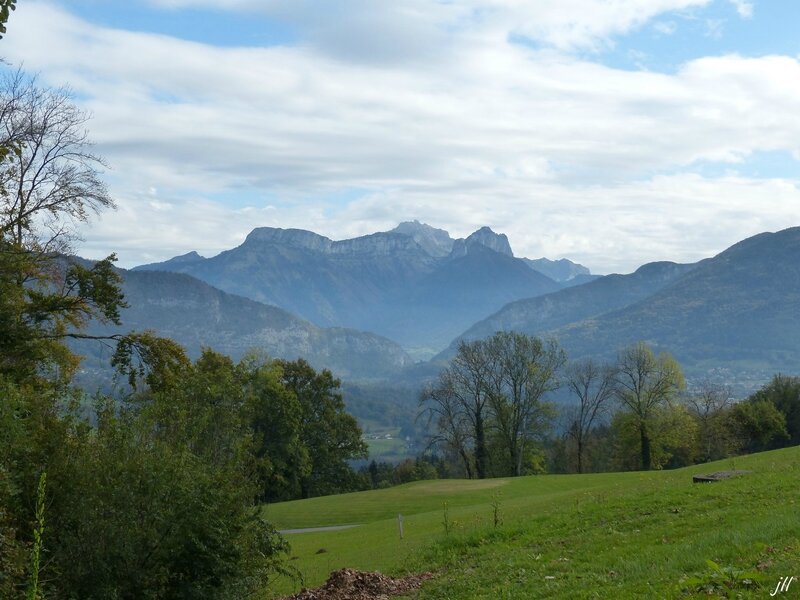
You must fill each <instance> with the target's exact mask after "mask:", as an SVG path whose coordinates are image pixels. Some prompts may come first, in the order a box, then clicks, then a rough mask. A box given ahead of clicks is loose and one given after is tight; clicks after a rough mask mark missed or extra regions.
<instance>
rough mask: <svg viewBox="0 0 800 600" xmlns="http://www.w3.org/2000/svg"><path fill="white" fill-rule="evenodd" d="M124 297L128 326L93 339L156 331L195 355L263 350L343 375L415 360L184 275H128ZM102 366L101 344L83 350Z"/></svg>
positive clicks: (379, 372) (94, 328)
mask: <svg viewBox="0 0 800 600" xmlns="http://www.w3.org/2000/svg"><path fill="white" fill-rule="evenodd" d="M122 275H123V280H124V282H123V286H122V288H123V291H124V293H125V298H126V301H127V302H128V304H129V305H130V308H127V309H125V310H123V311H122V321H123V326H122V327H121V328H116V327H108V326H104V325H101V324H99V323H92V324H91V325H90V328H89V330H90V332H92V333H110V332H115V331H118V330H121V331H128V330H131V329H136V330H144V329H152V330H154V331H156V332H157V333H158V334H159V335H162V336H165V337H169V338H171V339H174V340H175V341H177V342H179V343H180V344H182V345H183V346H185V347H186V349H187V350H188V351H189V353H190V354H191V355H192V356H197V355H198V354H199V353H200V350H201V349H202V348H203V347H206V346H207V347H211V348H213V349H214V350H217V351H219V352H222V353H224V354H228V355H230V356H232V357H233V358H235V359H238V358H240V357H241V356H242V355H243V354H244V353H245V352H246V351H248V350H250V349H253V348H257V349H259V350H262V351H264V352H266V353H267V354H268V355H269V356H272V357H281V358H289V359H295V358H298V357H303V358H305V359H307V360H308V361H309V362H310V363H311V364H312V365H314V366H315V367H317V368H323V367H325V368H329V369H331V370H332V371H334V373H336V374H337V375H339V376H343V377H357V378H374V377H381V376H387V375H390V374H392V373H394V372H396V371H397V370H398V369H400V368H401V367H403V366H405V365H407V364H408V363H409V362H410V359H409V358H408V356H407V355H406V354H405V352H404V351H403V350H402V349H401V348H400V347H399V346H398V345H397V344H395V343H394V342H392V341H390V340H387V339H385V338H382V337H380V336H377V335H374V334H371V333H364V332H360V331H354V330H349V329H341V328H334V329H324V328H320V327H317V326H314V325H312V324H311V323H308V322H307V321H304V320H302V319H299V318H297V317H295V316H294V315H291V314H289V313H288V312H286V311H284V310H282V309H280V308H276V307H274V306H267V305H265V304H261V303H258V302H255V301H253V300H249V299H247V298H243V297H240V296H236V295H233V294H228V293H226V292H223V291H220V290H218V289H216V288H214V287H212V286H210V285H208V284H206V283H204V282H202V281H199V280H198V279H195V278H193V277H190V276H188V275H184V274H177V273H167V272H148V271H141V272H136V271H122ZM79 350H80V351H81V352H86V353H88V354H89V355H90V357H92V358H93V359H94V360H93V361H90V362H89V363H88V364H89V367H90V368H92V367H93V368H97V367H99V366H101V363H100V362H99V359H100V358H107V357H101V356H100V355H101V354H102V351H101V350H100V348H99V347H98V346H97V344H86V343H84V344H82V345H81V346H80V347H79Z"/></svg>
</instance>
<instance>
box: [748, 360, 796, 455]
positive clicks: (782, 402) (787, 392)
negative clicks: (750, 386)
mask: <svg viewBox="0 0 800 600" xmlns="http://www.w3.org/2000/svg"><path fill="white" fill-rule="evenodd" d="M750 400H751V401H753V402H758V401H761V400H766V401H768V402H771V403H772V404H773V405H774V406H775V408H777V409H778V410H779V411H780V412H781V413H782V414H783V416H784V418H785V419H786V431H787V433H788V434H789V438H788V440H787V443H788V444H789V445H791V446H796V445H798V444H800V377H789V376H787V375H781V374H777V375H775V376H774V377H773V378H772V380H771V381H770V382H769V383H768V384H767V385H765V386H764V387H762V388H761V389H760V390H758V391H757V392H756V393H755V394H753V395H752V396H751V397H750Z"/></svg>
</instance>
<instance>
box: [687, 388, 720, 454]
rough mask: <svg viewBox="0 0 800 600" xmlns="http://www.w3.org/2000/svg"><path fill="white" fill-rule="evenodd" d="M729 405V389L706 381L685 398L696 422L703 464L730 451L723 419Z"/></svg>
mask: <svg viewBox="0 0 800 600" xmlns="http://www.w3.org/2000/svg"><path fill="white" fill-rule="evenodd" d="M730 404H731V390H730V388H729V387H728V386H725V385H719V384H713V383H711V382H710V381H708V380H705V381H703V382H701V383H700V386H699V387H698V389H697V390H696V391H695V392H694V393H693V394H690V395H689V396H688V397H687V398H686V406H687V407H688V409H689V412H690V414H691V415H692V416H693V417H694V418H695V420H696V421H697V425H698V435H699V443H700V449H701V453H702V454H701V456H700V458H701V459H702V460H703V461H704V462H706V461H710V460H715V459H718V458H723V457H724V456H726V455H727V454H728V452H729V450H730V439H729V438H730V436H729V435H728V433H729V432H728V428H727V427H725V423H724V418H723V416H724V414H725V411H726V409H727V408H728V407H729V406H730Z"/></svg>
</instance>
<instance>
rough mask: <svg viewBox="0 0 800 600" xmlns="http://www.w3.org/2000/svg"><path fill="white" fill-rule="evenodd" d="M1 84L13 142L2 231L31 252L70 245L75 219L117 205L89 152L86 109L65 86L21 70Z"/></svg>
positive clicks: (3, 122) (6, 131) (2, 179)
mask: <svg viewBox="0 0 800 600" xmlns="http://www.w3.org/2000/svg"><path fill="white" fill-rule="evenodd" d="M3 83H4V85H3V89H2V92H0V99H2V100H0V106H2V107H3V110H2V119H0V128H2V129H0V132H2V133H0V135H1V136H2V138H3V139H4V140H6V141H7V142H6V143H7V144H10V145H12V146H13V148H14V150H13V151H12V152H10V153H9V154H8V156H7V157H6V164H5V165H4V167H5V168H4V169H3V170H2V172H0V186H2V189H3V190H4V194H3V195H2V201H1V202H0V234H1V235H2V238H3V240H4V241H5V242H7V243H9V244H11V245H12V247H15V248H17V249H25V250H26V251H28V252H34V251H35V252H39V253H43V254H48V253H50V254H52V253H54V252H62V253H63V252H65V251H67V250H68V249H69V247H70V243H71V241H72V240H74V239H75V236H76V233H75V229H74V227H75V225H76V224H77V223H83V222H86V221H87V220H88V218H89V216H90V214H92V213H96V212H98V211H100V210H102V209H104V208H109V207H113V206H114V202H113V200H112V199H111V197H110V196H109V194H108V190H107V188H106V186H105V184H104V183H103V182H102V181H101V179H100V173H99V168H102V167H103V166H105V164H104V161H103V159H102V158H101V157H99V156H97V155H95V154H93V153H92V152H91V143H90V142H89V139H88V133H87V131H86V123H87V121H88V120H89V115H88V114H87V113H85V112H83V111H81V110H80V109H78V108H77V107H76V106H75V105H74V104H73V103H72V100H71V97H70V93H69V91H68V90H67V89H65V88H57V89H51V88H41V87H39V86H38V85H37V84H36V81H35V79H30V78H27V77H25V76H24V75H23V74H22V73H21V72H19V71H18V72H17V73H15V74H13V75H11V76H9V77H7V78H6V79H5V81H4V82H3Z"/></svg>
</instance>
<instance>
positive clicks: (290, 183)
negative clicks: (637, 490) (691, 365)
mask: <svg viewBox="0 0 800 600" xmlns="http://www.w3.org/2000/svg"><path fill="white" fill-rule="evenodd" d="M487 1H488V0H487ZM273 4H274V5H275V6H278V4H279V3H277V2H275V3H273ZM460 4H461V6H463V5H464V4H463V3H460ZM534 4H536V5H537V7H534V8H531V6H532V5H534ZM590 4H592V3H589V4H587V3H586V2H582V3H581V2H577V0H575V1H570V2H564V3H563V7H565V8H563V10H564V11H569V10H571V11H573V13H574V14H576V15H577V14H578V12H579V9H580V8H583V9H587V7H589V6H590ZM601 4H602V5H603V6H612V5H613V6H614V7H616V10H617V11H618V13H616V14H617V17H619V15H620V14H622V15H623V17H624V18H621V20H617V21H615V20H614V19H612V17H611V16H609V15H610V14H611V13H610V12H609V13H608V14H606V13H603V11H602V9H598V10H600V14H598V15H597V16H596V17H597V22H596V23H594V24H588V23H585V24H582V25H577V24H573V25H570V24H569V23H570V22H569V20H568V19H566V17H565V16H564V15H566V14H573V13H569V12H565V13H558V14H557V13H556V11H555V9H552V8H551V9H549V10H550V11H551V12H549V13H548V12H547V11H548V9H546V8H541V7H542V6H546V5H548V6H549V5H552V6H555V3H549V4H548V3H527V2H525V3H523V2H512V1H511V0H506V1H504V2H500V1H499V0H498V1H495V2H492V3H491V5H492V7H493V8H491V10H488V12H485V13H484V14H483V16H482V17H481V19H480V20H479V21H480V22H479V23H478V22H472V21H471V22H470V24H469V26H468V27H467V26H465V27H463V28H455V29H453V30H452V31H448V32H446V33H447V35H446V41H445V42H441V41H435V42H431V43H432V44H433V46H432V47H435V48H439V47H440V46H439V44H440V43H441V44H443V45H442V46H441V48H443V50H442V51H441V52H439V53H437V55H436V56H435V59H432V60H430V61H424V60H423V59H422V57H421V56H419V55H416V54H414V51H411V50H409V51H406V50H404V49H403V48H402V47H399V48H397V49H396V51H395V52H394V54H393V56H389V55H388V54H387V55H385V56H384V57H383V58H381V60H380V61H379V63H380V64H375V63H373V62H371V61H369V60H354V59H347V58H346V54H347V53H346V52H345V50H344V45H346V44H345V42H344V41H341V40H340V41H339V42H335V43H334V42H331V45H334V46H335V45H337V44H338V45H339V46H340V47H339V48H338V49H337V51H335V52H334V51H330V50H329V49H324V48H322V46H319V45H308V44H301V45H298V46H295V47H271V48H215V47H212V46H209V45H204V44H199V43H190V42H186V41H181V40H177V39H174V38H169V37H165V36H157V35H149V34H144V33H131V32H123V31H117V30H110V29H105V28H101V27H97V26H94V25H91V24H88V23H86V22H84V21H81V20H79V19H76V18H74V17H72V16H70V15H69V14H68V13H66V12H64V11H62V10H59V9H57V8H55V7H54V6H53V5H50V4H43V3H39V2H33V1H30V2H26V3H23V4H21V5H20V8H19V9H18V11H17V14H15V21H14V27H13V28H11V29H10V31H9V35H8V37H7V38H6V39H4V42H3V43H4V52H5V54H6V57H7V58H8V59H9V60H12V61H18V60H23V59H24V60H25V63H26V66H27V67H28V68H30V69H34V70H39V71H41V72H42V77H43V78H45V80H47V81H49V82H52V83H55V84H60V83H63V82H65V81H66V82H70V83H71V84H72V86H73V87H74V88H75V90H76V92H77V93H78V94H79V97H80V98H81V102H82V103H83V104H84V105H85V106H86V107H87V108H90V109H91V110H92V112H93V113H94V115H95V119H94V120H93V121H92V123H91V124H90V128H91V132H92V137H93V138H94V139H95V140H96V141H97V142H98V151H99V152H100V153H101V154H104V155H105V156H106V157H107V159H108V160H109V162H110V163H111V164H112V165H113V172H111V173H110V175H109V177H110V179H109V182H110V185H111V189H112V192H113V193H114V194H115V195H116V196H117V198H118V201H119V204H120V210H119V212H117V213H116V214H109V215H106V216H104V217H103V219H102V220H101V221H100V222H99V223H97V224H96V225H95V226H94V227H93V228H92V229H91V230H89V231H88V232H87V234H86V238H87V240H89V241H88V242H87V245H86V246H85V248H86V251H87V253H88V252H91V253H93V254H94V255H97V254H99V253H104V252H107V251H111V250H114V249H117V250H119V251H120V256H121V257H122V260H123V262H125V264H135V263H138V262H144V261H150V260H156V259H163V258H167V257H169V256H170V255H172V254H177V253H182V252H185V251H188V250H190V249H197V250H199V251H201V252H202V253H214V252H217V251H219V250H222V249H224V248H227V247H230V246H232V245H234V244H236V243H238V242H239V241H241V240H242V239H243V237H244V235H245V234H246V233H247V231H249V230H250V229H252V228H253V227H255V226H259V225H273V226H284V227H290V226H291V227H304V228H309V229H315V230H317V231H319V232H320V233H323V234H326V235H329V236H331V237H334V238H342V237H347V236H350V235H357V234H364V233H369V232H371V231H375V230H377V229H383V228H388V227H391V226H393V225H394V224H395V223H396V222H397V221H400V220H404V219H409V218H419V219H421V220H426V221H429V222H431V224H433V225H437V226H441V227H445V228H448V229H449V230H451V232H453V233H454V234H456V235H466V234H468V233H470V232H471V231H472V230H473V229H475V228H477V227H478V226H480V225H484V224H488V225H491V226H492V227H494V228H495V229H496V230H498V231H504V232H506V233H508V234H509V236H510V237H511V241H512V243H513V244H514V246H515V249H516V250H517V252H518V253H519V254H521V255H528V256H537V255H541V254H545V255H548V256H550V257H553V258H555V257H558V256H561V255H566V256H568V257H570V258H572V259H575V260H580V261H582V262H585V263H586V264H587V265H589V266H591V267H593V268H594V269H596V270H599V271H610V270H630V269H632V268H635V267H636V266H637V265H638V264H639V263H640V262H642V261H644V260H654V259H668V258H671V259H676V260H696V259H697V258H700V257H702V256H705V255H707V254H710V253H713V252H715V251H718V250H721V249H722V248H724V247H725V246H726V245H728V244H730V243H733V242H735V241H736V240H737V239H739V238H740V237H744V236H745V235H749V234H751V233H756V232H758V231H760V230H763V229H768V228H769V229H778V228H781V227H783V226H788V225H791V224H797V223H798V222H800V212H798V207H799V206H800V196H798V193H797V188H796V186H795V183H794V182H792V181H788V180H770V181H751V180H749V179H747V178H746V177H744V176H736V175H735V174H734V175H730V176H726V177H722V178H719V177H717V178H711V177H706V178H703V177H700V176H698V175H693V174H692V171H694V170H696V169H695V167H694V166H693V165H694V164H695V163H698V161H702V162H704V163H709V162H710V163H715V162H723V163H729V164H730V166H731V168H732V169H737V168H740V166H741V163H742V161H743V160H745V159H746V157H747V156H749V155H750V154H751V153H753V152H757V151H770V150H783V151H786V152H789V153H792V152H794V153H797V152H799V151H800V142H798V140H800V122H798V120H797V118H796V115H797V114H799V113H800V62H798V60H797V59H795V58H790V57H781V56H766V57H761V58H756V59H752V58H743V57H740V56H736V55H730V56H720V57H712V58H703V59H697V60H694V61H691V62H688V63H687V64H685V65H684V66H683V67H682V68H681V69H680V70H679V71H678V72H677V73H674V74H659V73H649V72H641V71H640V72H630V71H622V70H617V69H613V68H610V67H606V66H603V65H600V64H596V63H592V62H587V61H586V60H582V59H580V58H577V57H575V56H571V55H569V54H563V53H554V52H553V51H552V50H539V51H535V50H533V49H531V48H529V47H526V46H524V45H521V44H515V43H509V42H508V37H509V34H510V33H511V32H514V31H516V32H517V33H519V32H524V31H527V34H529V35H531V36H534V35H542V36H545V34H544V33H541V34H540V33H537V31H534V30H533V29H536V27H538V25H537V26H535V25H531V23H534V20H533V17H534V16H536V15H538V16H540V17H542V19H543V21H542V22H544V23H547V22H548V19H550V22H551V23H553V24H554V25H553V26H552V27H549V28H548V27H545V28H544V29H541V31H542V32H544V31H545V30H546V31H548V32H549V33H547V34H546V36H549V37H546V36H545V37H543V38H542V39H549V40H550V41H549V43H551V44H552V45H554V46H563V47H575V45H583V46H585V47H591V46H592V45H595V44H597V43H602V42H601V41H599V40H605V39H607V36H609V35H613V34H614V33H615V32H619V31H622V30H625V29H626V28H631V27H635V26H638V25H639V24H641V23H643V22H645V21H646V20H647V19H648V18H651V17H652V16H653V15H657V14H662V13H663V11H666V10H676V9H680V8H685V7H689V6H690V5H697V4H703V3H702V2H689V1H684V2H678V1H677V0H676V1H672V2H667V1H666V0H665V1H658V2H656V1H648V2H633V1H630V2H615V3H607V2H603V3H597V6H598V7H599V6H600V5H601ZM421 5H422V4H421V0H413V1H411V2H409V3H402V4H400V3H397V4H394V3H393V4H392V5H391V6H392V7H393V8H391V9H386V10H387V11H389V12H387V13H385V14H390V12H391V10H399V9H400V8H404V9H408V10H409V11H410V12H409V14H410V15H411V16H409V17H408V18H409V19H411V20H412V21H413V19H415V18H417V17H416V16H415V13H414V10H412V9H415V7H416V8H418V7H419V6H421ZM558 5H559V6H562V3H559V4H558ZM470 6H477V2H475V3H472V4H470ZM398 7H400V8H398ZM437 10H439V11H440V13H437V14H439V17H440V18H441V19H442V20H447V19H450V18H451V17H452V15H450V13H448V12H447V11H449V10H451V6H450V5H448V4H440V5H438V9H437ZM607 10H608V11H610V10H611V8H608V9H607ZM537 11H538V12H537ZM512 14H513V15H520V16H525V15H527V16H528V17H530V18H531V21H530V22H528V21H526V20H525V19H523V18H520V19H519V20H514V19H510V18H509V15H512ZM604 15H605V16H604ZM419 18H422V17H419ZM512 21H513V23H512ZM409 22H411V21H409ZM559 23H561V24H562V25H563V26H561V25H559ZM576 23H578V21H576ZM542 27H544V26H542ZM531 28H533V29H531ZM503 32H504V33H503ZM428 34H430V36H433V37H434V38H435V36H437V35H444V33H442V31H438V32H433V33H431V32H430V30H429V31H428V33H426V34H425V35H424V36H423V37H425V39H433V38H428V37H426V36H428ZM400 38H402V36H400ZM42 39H46V40H48V43H47V44H42V43H41V40H42ZM398 45H399V46H402V43H400V42H398ZM354 47H355V46H354ZM426 52H427V51H426ZM420 61H421V62H420ZM665 173H669V174H670V175H664V174H665ZM151 189H156V190H158V192H157V197H154V195H153V194H151V192H150V190H151ZM354 190H355V191H354ZM221 194H224V195H226V196H228V197H231V196H236V195H237V194H241V196H242V198H243V199H242V200H240V201H239V202H236V203H235V204H234V205H233V207H231V206H228V205H226V204H225V203H224V202H222V201H219V200H217V201H215V198H218V197H219V195H221ZM154 202H157V204H156V205H153V203H154ZM765 215H768V216H765Z"/></svg>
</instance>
